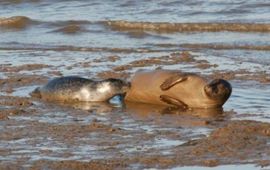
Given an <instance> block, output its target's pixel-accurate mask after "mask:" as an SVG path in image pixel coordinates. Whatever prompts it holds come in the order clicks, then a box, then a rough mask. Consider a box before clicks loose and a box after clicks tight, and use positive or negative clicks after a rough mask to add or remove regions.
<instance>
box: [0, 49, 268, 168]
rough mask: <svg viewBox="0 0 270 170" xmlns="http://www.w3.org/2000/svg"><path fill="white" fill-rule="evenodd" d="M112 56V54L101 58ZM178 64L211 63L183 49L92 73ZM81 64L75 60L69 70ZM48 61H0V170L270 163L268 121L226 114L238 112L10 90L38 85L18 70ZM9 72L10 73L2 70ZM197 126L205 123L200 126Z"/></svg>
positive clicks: (245, 75) (242, 76)
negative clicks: (61, 98)
mask: <svg viewBox="0 0 270 170" xmlns="http://www.w3.org/2000/svg"><path fill="white" fill-rule="evenodd" d="M117 58H118V57H116V56H112V57H108V60H111V61H114V59H117ZM93 62H98V63H102V62H107V60H98V59H97V60H95V61H93ZM183 62H184V63H189V64H193V65H194V66H195V67H198V68H199V69H202V70H203V69H204V67H207V68H208V67H215V66H212V65H211V64H209V63H208V62H207V61H205V60H197V59H196V57H194V56H193V55H192V54H190V53H189V52H187V51H185V52H182V53H172V54H170V55H167V56H162V57H156V58H153V59H142V60H136V61H132V62H130V63H129V64H127V65H123V66H121V65H120V66H117V67H112V71H104V72H99V73H97V76H98V77H100V78H108V77H116V78H127V79H129V78H130V76H132V74H133V73H132V69H134V68H137V67H139V68H143V67H145V66H151V65H155V64H158V65H159V66H160V67H162V66H163V65H164V66H167V65H170V64H175V63H177V64H179V63H183ZM84 64H85V63H76V64H74V66H73V69H75V68H76V67H82V66H83V65H84ZM202 64H203V65H204V67H202V66H201V65H202ZM48 67H49V68H50V67H51V66H48V65H43V64H33V65H20V66H10V65H2V68H1V70H2V72H5V74H6V75H7V76H6V78H5V79H1V80H0V82H1V83H0V87H1V93H2V94H8V95H1V96H0V107H1V114H0V115H1V117H0V119H1V126H2V128H1V133H0V134H1V135H0V138H1V141H2V142H1V143H2V145H3V146H5V147H2V148H1V151H0V152H1V159H2V160H3V161H2V162H1V163H0V167H1V168H3V169H8V168H11V169H16V168H21V167H23V168H25V169H143V168H161V169H168V168H174V167H181V166H195V165H197V166H207V167H214V166H218V165H224V164H247V163H248V164H254V165H258V166H262V167H263V166H268V165H269V164H270V161H269V159H267V157H269V156H270V150H269V149H267V148H269V147H268V145H269V142H270V137H269V136H270V131H269V129H270V123H263V122H259V121H251V120H233V119H232V118H233V117H234V116H235V115H236V114H237V113H235V112H234V111H222V110H215V109H214V110H204V109H203V110H191V111H186V112H183V111H179V110H174V109H169V108H164V107H163V106H154V105H148V104H139V103H125V104H124V105H121V104H119V103H116V104H109V103H49V102H46V101H40V100H37V99H35V98H31V97H29V96H28V97H20V96H16V95H15V96H14V95H13V93H14V92H15V93H16V90H17V91H18V89H20V88H22V87H27V86H29V87H32V86H38V85H42V84H44V83H45V82H46V81H48V79H49V78H48V77H46V76H44V77H41V76H37V75H28V74H25V75H24V74H21V73H20V71H27V70H28V71H29V70H39V69H41V70H42V69H43V68H48ZM17 71H19V72H17ZM50 72H51V71H50V70H48V73H50ZM11 73H12V76H8V75H9V74H11ZM256 74H257V76H253V73H250V72H248V71H240V72H239V71H235V72H229V73H228V75H226V73H219V72H213V73H212V74H210V75H208V77H209V79H212V78H214V77H223V78H225V79H227V80H239V81H243V80H245V81H246V80H253V81H260V82H264V83H269V80H268V79H267V80H266V77H265V76H264V73H259V72H258V73H256ZM236 75H237V76H236ZM205 76H207V75H205ZM32 89H33V88H32ZM238 118H239V117H238ZM128 122H130V123H128ZM168 123H169V124H170V125H169V126H168ZM202 129H206V130H205V132H203V131H202ZM196 131H198V132H196ZM200 131H201V132H200ZM190 132H191V133H190ZM44 158H45V159H44ZM194 158H196V159H194Z"/></svg>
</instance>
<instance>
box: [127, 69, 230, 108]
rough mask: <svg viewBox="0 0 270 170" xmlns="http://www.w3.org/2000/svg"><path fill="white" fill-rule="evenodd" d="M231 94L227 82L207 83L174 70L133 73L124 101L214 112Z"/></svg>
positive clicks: (219, 80) (194, 75) (202, 79)
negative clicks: (209, 109)
mask: <svg viewBox="0 0 270 170" xmlns="http://www.w3.org/2000/svg"><path fill="white" fill-rule="evenodd" d="M231 92H232V87H231V85H230V83H229V82H227V81H226V80H223V79H215V80H213V81H211V82H210V83H208V82H207V80H206V79H205V78H203V77H201V76H199V75H196V74H192V73H182V72H179V71H178V70H154V71H139V72H136V73H135V75H134V77H133V78H132V80H131V89H130V90H129V91H128V92H127V94H126V96H125V100H127V101H133V102H143V103H152V104H161V105H169V106H177V107H179V108H183V109H187V108H218V107H222V105H223V104H224V103H225V102H226V101H227V99H228V98H229V97H230V95H231Z"/></svg>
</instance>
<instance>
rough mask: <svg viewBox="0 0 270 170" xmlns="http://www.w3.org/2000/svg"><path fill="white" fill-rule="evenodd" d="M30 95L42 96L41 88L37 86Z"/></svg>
mask: <svg viewBox="0 0 270 170" xmlns="http://www.w3.org/2000/svg"><path fill="white" fill-rule="evenodd" d="M30 96H31V97H34V98H41V94H40V88H39V87H37V88H36V89H35V90H34V91H32V92H31V93H30Z"/></svg>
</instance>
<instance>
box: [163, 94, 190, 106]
mask: <svg viewBox="0 0 270 170" xmlns="http://www.w3.org/2000/svg"><path fill="white" fill-rule="evenodd" d="M160 100H161V101H163V102H165V103H167V104H171V105H174V106H177V107H178V108H182V109H187V108H188V106H187V105H186V104H185V103H184V102H182V101H181V100H178V99H175V98H172V97H170V96H167V95H161V96H160Z"/></svg>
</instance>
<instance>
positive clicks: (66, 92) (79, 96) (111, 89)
mask: <svg viewBox="0 0 270 170" xmlns="http://www.w3.org/2000/svg"><path fill="white" fill-rule="evenodd" d="M129 88H130V83H128V82H125V81H123V80H120V79H114V78H109V79H105V80H102V81H94V80H91V79H86V78H81V77H75V76H69V77H59V78H55V79H53V80H51V81H49V82H48V83H47V84H46V85H45V86H43V87H38V88H36V89H35V90H34V91H33V92H32V93H31V94H30V95H31V96H33V97H38V98H42V99H45V100H58V101H84V102H100V101H108V100H110V99H111V98H112V97H114V96H116V95H121V94H124V93H126V92H127V90H128V89H129Z"/></svg>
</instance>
